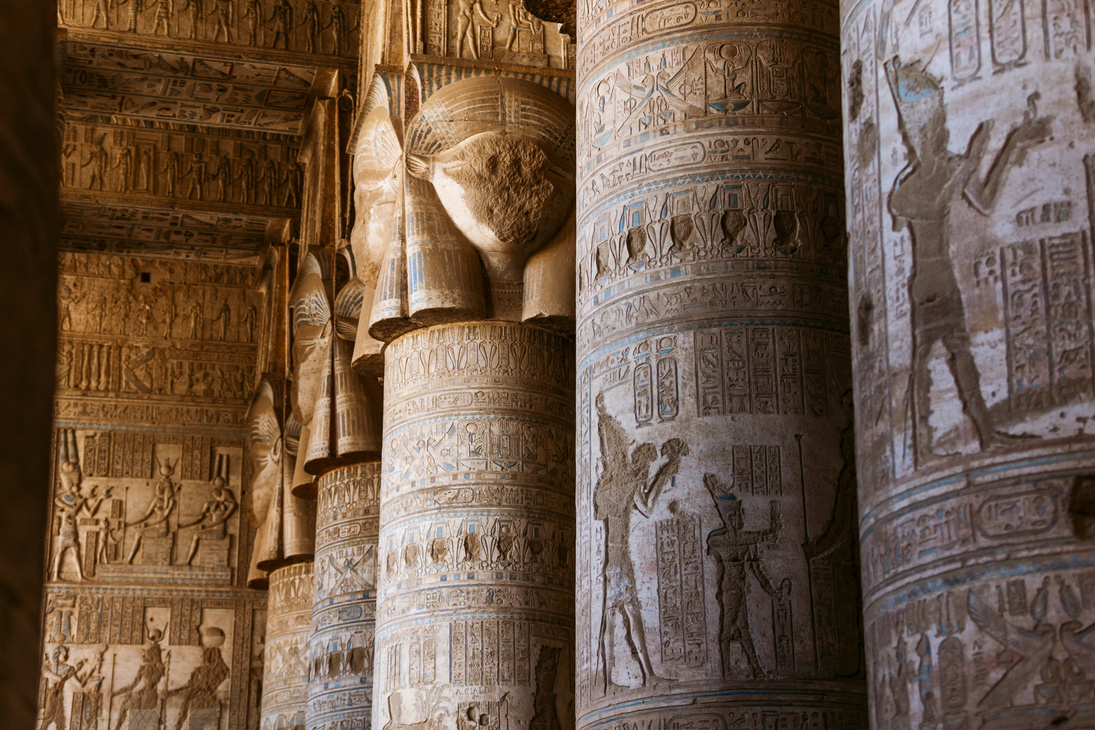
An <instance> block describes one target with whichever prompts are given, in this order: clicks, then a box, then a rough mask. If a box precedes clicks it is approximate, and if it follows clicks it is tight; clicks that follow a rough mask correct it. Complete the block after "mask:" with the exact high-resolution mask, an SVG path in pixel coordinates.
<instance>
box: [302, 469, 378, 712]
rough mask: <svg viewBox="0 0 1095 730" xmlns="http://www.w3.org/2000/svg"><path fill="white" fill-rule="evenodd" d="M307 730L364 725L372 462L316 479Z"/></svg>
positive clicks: (368, 694)
mask: <svg viewBox="0 0 1095 730" xmlns="http://www.w3.org/2000/svg"><path fill="white" fill-rule="evenodd" d="M317 498H318V505H317V512H316V563H315V564H316V581H315V594H314V600H313V602H312V638H311V653H310V656H311V666H310V667H309V679H308V722H307V725H308V728H309V730H325V729H326V728H334V729H337V730H365V728H368V727H369V718H370V715H371V712H372V695H373V691H372V684H373V647H374V644H373V629H374V626H375V614H376V547H377V531H378V529H379V508H380V464H379V463H369V464H356V465H353V466H344V467H339V468H337V469H334V470H332V471H330V472H327V473H326V474H324V475H323V476H322V477H320V478H319V488H318V494H317Z"/></svg>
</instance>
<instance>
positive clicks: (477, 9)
mask: <svg viewBox="0 0 1095 730" xmlns="http://www.w3.org/2000/svg"><path fill="white" fill-rule="evenodd" d="M457 2H458V3H459V6H460V15H459V17H458V18H457V20H456V42H457V44H459V45H458V48H457V55H458V56H460V57H461V58H467V56H465V55H464V48H465V44H466V45H467V50H468V53H469V54H470V56H471V58H474V59H476V60H478V59H479V34H480V32H481V31H482V29H484V28H495V27H497V26H498V22H499V21H500V20H502V14H501V13H496V14H495V16H494V17H493V18H492V17H490V16H488V15H487V13H486V12H485V11H484V10H483V4H482V3H481V2H479V0H457Z"/></svg>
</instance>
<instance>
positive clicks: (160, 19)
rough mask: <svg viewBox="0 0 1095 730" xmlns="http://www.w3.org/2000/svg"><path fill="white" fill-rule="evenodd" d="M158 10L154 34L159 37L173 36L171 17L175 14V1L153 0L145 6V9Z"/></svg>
mask: <svg viewBox="0 0 1095 730" xmlns="http://www.w3.org/2000/svg"><path fill="white" fill-rule="evenodd" d="M149 7H154V8H155V9H156V16H155V20H154V21H153V24H152V34H153V35H158V36H169V35H171V25H170V23H171V16H173V15H174V14H175V3H174V0H152V1H151V2H149V3H146V4H145V9H146V10H147V9H148V8H149Z"/></svg>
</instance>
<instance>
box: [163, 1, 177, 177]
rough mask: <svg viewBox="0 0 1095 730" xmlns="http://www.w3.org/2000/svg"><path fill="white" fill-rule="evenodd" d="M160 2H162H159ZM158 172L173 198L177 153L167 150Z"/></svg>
mask: <svg viewBox="0 0 1095 730" xmlns="http://www.w3.org/2000/svg"><path fill="white" fill-rule="evenodd" d="M161 1H162V0H161ZM160 172H164V173H167V195H168V197H171V198H173V197H175V194H176V193H175V190H176V186H177V185H178V184H179V153H178V152H175V151H174V150H168V152H167V155H166V156H165V157H164V161H163V167H161V168H160Z"/></svg>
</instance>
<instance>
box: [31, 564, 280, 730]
mask: <svg viewBox="0 0 1095 730" xmlns="http://www.w3.org/2000/svg"><path fill="white" fill-rule="evenodd" d="M264 605H265V598H264V597H262V596H258V595H256V594H253V593H252V594H249V595H245V594H243V593H242V592H240V591H237V590H230V589H217V588H204V589H203V590H202V591H201V594H200V595H195V592H194V590H193V589H192V588H190V589H185V588H184V589H172V588H167V587H164V586H156V587H155V588H147V587H146V588H144V589H140V590H135V589H134V588H131V587H129V588H123V587H114V586H104V585H99V584H90V585H89V584H84V585H82V586H80V587H79V588H75V587H71V586H65V585H58V584H55V585H51V586H50V587H49V588H47V590H46V595H45V623H44V625H43V634H44V647H43V654H44V656H43V659H42V662H43V663H42V681H41V691H40V695H39V708H40V710H39V720H40V722H41V727H42V728H44V729H47V728H50V727H56V728H62V727H67V728H69V729H70V730H77V729H78V730H96V729H100V728H116V727H130V728H138V727H140V728H160V727H190V728H210V729H211V730H230V729H231V730H236V729H238V730H244V728H249V727H251V725H250V724H249V721H248V713H247V708H248V706H249V705H250V704H252V703H253V702H255V701H256V699H255V690H256V687H255V686H254V683H253V682H252V675H253V672H254V667H255V666H256V662H255V660H254V650H255V646H256V644H258V645H261V639H262V632H263V630H264V626H263V622H264V620H265V619H264V613H265V611H264V610H263V606H264ZM259 664H261V663H259ZM237 708H238V710H237ZM255 719H256V720H257V715H256V716H255ZM127 723H128V725H127Z"/></svg>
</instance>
